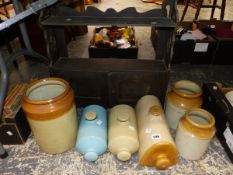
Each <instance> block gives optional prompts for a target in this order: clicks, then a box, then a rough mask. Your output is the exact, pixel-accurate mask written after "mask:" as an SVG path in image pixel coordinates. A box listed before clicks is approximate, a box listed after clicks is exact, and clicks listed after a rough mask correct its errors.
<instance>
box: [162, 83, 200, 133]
mask: <svg viewBox="0 0 233 175" xmlns="http://www.w3.org/2000/svg"><path fill="white" fill-rule="evenodd" d="M201 105H202V89H201V87H200V86H199V85H198V84H197V83H195V82H192V81H189V80H179V81H176V82H175V83H174V85H173V86H172V89H171V91H169V92H168V94H167V97H166V102H165V116H166V118H167V122H168V126H169V127H170V128H172V129H176V128H177V126H178V123H179V120H180V118H181V117H183V115H184V114H185V112H186V111H187V110H188V109H191V108H199V107H201Z"/></svg>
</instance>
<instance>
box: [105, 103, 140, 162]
mask: <svg viewBox="0 0 233 175" xmlns="http://www.w3.org/2000/svg"><path fill="white" fill-rule="evenodd" d="M108 148H109V151H110V152H111V153H113V154H114V155H116V156H117V158H118V159H119V160H121V161H127V160H129V159H130V158H131V155H132V154H133V153H135V152H136V151H138V148H139V140H138V131H137V122H136V115H135V111H134V109H133V108H132V107H131V106H128V105H124V104H121V105H117V106H114V107H113V108H112V109H111V110H110V113H109V129H108Z"/></svg>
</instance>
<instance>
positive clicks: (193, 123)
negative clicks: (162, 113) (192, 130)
mask: <svg viewBox="0 0 233 175" xmlns="http://www.w3.org/2000/svg"><path fill="white" fill-rule="evenodd" d="M192 112H201V113H202V114H204V115H201V116H200V117H202V118H206V119H207V117H208V120H209V124H198V123H196V122H194V121H193V120H191V119H190V117H189V114H191V113H192ZM185 117H186V119H187V121H188V122H189V123H191V124H192V125H194V126H196V127H198V128H202V129H205V128H212V127H213V126H214V125H215V119H214V116H213V115H212V114H211V113H209V112H208V111H206V110H204V109H201V108H192V109H191V110H189V111H188V112H187V114H186V115H185Z"/></svg>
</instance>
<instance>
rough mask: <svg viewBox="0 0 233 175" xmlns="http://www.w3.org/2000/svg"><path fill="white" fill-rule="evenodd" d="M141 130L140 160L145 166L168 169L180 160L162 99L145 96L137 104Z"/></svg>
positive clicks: (138, 121)
mask: <svg viewBox="0 0 233 175" xmlns="http://www.w3.org/2000/svg"><path fill="white" fill-rule="evenodd" d="M136 116H137V123H138V130H139V142H140V147H139V162H140V164H141V165H144V166H155V167H156V168H157V169H166V168H168V167H169V166H172V165H174V164H175V163H176V162H177V160H178V151H177V148H176V145H175V143H174V141H173V138H172V136H171V134H170V131H169V128H168V126H167V123H166V120H165V117H164V111H163V109H162V107H161V104H160V101H159V99H158V98H157V97H155V96H153V95H146V96H143V97H142V98H141V99H139V101H138V102H137V105H136Z"/></svg>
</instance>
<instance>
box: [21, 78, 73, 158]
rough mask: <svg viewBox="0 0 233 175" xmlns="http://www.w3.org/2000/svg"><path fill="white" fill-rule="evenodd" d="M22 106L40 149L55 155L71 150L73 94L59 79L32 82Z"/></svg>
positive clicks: (64, 82)
mask: <svg viewBox="0 0 233 175" xmlns="http://www.w3.org/2000/svg"><path fill="white" fill-rule="evenodd" d="M22 107H23V110H24V113H25V114H26V117H27V120H28V122H29V125H30V128H31V130H32V133H33V135H34V138H35V140H36V142H37V144H38V145H39V147H40V149H41V150H42V151H44V152H46V153H50V154H57V153H62V152H64V151H67V150H68V149H70V148H72V147H73V146H74V144H75V141H76V135H77V127H78V120H77V112H76V106H75V103H74V92H73V90H72V88H71V87H70V86H69V84H68V82H66V81H65V80H63V79H60V78H44V79H41V80H36V81H34V82H32V83H31V84H30V85H29V86H28V88H27V91H26V94H25V96H24V99H23V103H22Z"/></svg>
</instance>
